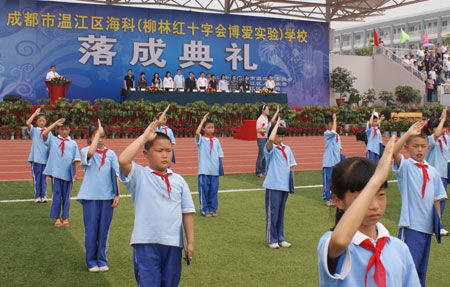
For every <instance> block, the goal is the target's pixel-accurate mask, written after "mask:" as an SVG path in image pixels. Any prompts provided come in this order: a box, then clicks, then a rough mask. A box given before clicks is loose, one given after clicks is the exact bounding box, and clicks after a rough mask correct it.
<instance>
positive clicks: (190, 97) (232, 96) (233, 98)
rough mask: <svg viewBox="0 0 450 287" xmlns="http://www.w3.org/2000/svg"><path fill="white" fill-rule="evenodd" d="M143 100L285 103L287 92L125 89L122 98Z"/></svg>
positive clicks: (182, 102)
mask: <svg viewBox="0 0 450 287" xmlns="http://www.w3.org/2000/svg"><path fill="white" fill-rule="evenodd" d="M141 99H142V100H145V101H150V102H154V103H157V102H163V101H167V102H169V103H172V102H175V103H177V104H178V105H182V106H185V105H187V104H189V103H193V102H196V101H204V102H205V103H206V104H207V105H210V106H212V105H214V104H219V105H223V104H226V103H233V104H234V103H239V104H254V103H257V102H265V103H280V104H287V103H288V98H287V94H282V93H280V94H278V93H277V94H269V95H263V94H260V93H226V92H216V93H206V92H168V91H158V92H155V93H152V92H148V91H127V93H126V95H125V98H124V100H125V101H127V100H135V101H138V100H141Z"/></svg>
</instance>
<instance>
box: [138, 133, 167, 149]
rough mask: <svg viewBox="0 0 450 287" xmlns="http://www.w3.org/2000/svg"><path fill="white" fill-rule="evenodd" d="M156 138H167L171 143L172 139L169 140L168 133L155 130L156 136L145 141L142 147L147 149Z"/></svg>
mask: <svg viewBox="0 0 450 287" xmlns="http://www.w3.org/2000/svg"><path fill="white" fill-rule="evenodd" d="M157 140H168V141H169V142H170V144H171V145H172V141H171V140H170V138H169V136H168V135H166V134H165V133H161V132H156V137H155V138H154V139H153V140H151V141H147V142H146V143H145V145H144V149H145V150H147V151H148V150H149V149H150V148H151V147H152V146H153V143H154V142H155V141H157Z"/></svg>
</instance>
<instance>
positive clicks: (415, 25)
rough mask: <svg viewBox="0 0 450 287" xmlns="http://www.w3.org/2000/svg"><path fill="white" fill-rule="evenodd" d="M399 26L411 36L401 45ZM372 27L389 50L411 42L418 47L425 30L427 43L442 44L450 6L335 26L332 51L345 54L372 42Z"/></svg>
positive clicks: (448, 26)
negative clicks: (425, 11) (362, 22)
mask: <svg viewBox="0 0 450 287" xmlns="http://www.w3.org/2000/svg"><path fill="white" fill-rule="evenodd" d="M402 28H403V31H405V32H406V33H407V34H408V35H409V36H410V39H409V40H408V41H406V42H405V43H403V44H400V34H401V32H400V31H401V29H402ZM373 29H376V30H377V33H378V37H379V38H380V40H382V41H383V42H384V46H385V47H387V48H389V49H402V48H403V49H406V48H409V47H410V45H415V47H418V46H419V45H420V46H421V45H422V40H423V36H424V35H425V32H428V41H429V42H430V43H442V40H443V39H444V37H445V36H447V35H449V34H450V8H448V9H440V10H436V11H432V12H427V13H420V12H419V13H417V14H414V15H412V16H408V17H399V18H394V19H390V20H384V21H380V22H373V23H370V24H357V25H354V26H352V27H348V28H342V29H336V30H335V31H334V41H332V45H333V46H332V47H330V50H331V53H333V54H341V55H348V54H350V53H351V51H352V50H353V49H354V48H362V47H366V46H368V45H369V44H370V41H373Z"/></svg>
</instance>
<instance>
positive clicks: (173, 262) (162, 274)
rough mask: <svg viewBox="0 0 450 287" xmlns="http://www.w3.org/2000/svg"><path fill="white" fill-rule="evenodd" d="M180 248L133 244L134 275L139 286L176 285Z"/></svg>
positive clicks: (179, 276)
mask: <svg viewBox="0 0 450 287" xmlns="http://www.w3.org/2000/svg"><path fill="white" fill-rule="evenodd" d="M181 250H182V249H181V248H180V247H175V246H166V245H161V244H135V245H133V264H134V275H135V277H136V282H137V283H138V286H139V287H177V286H178V283H179V282H180V278H181Z"/></svg>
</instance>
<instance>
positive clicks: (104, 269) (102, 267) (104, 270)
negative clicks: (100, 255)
mask: <svg viewBox="0 0 450 287" xmlns="http://www.w3.org/2000/svg"><path fill="white" fill-rule="evenodd" d="M98 269H99V271H100V272H106V271H109V267H108V266H100V267H99V268H98Z"/></svg>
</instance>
